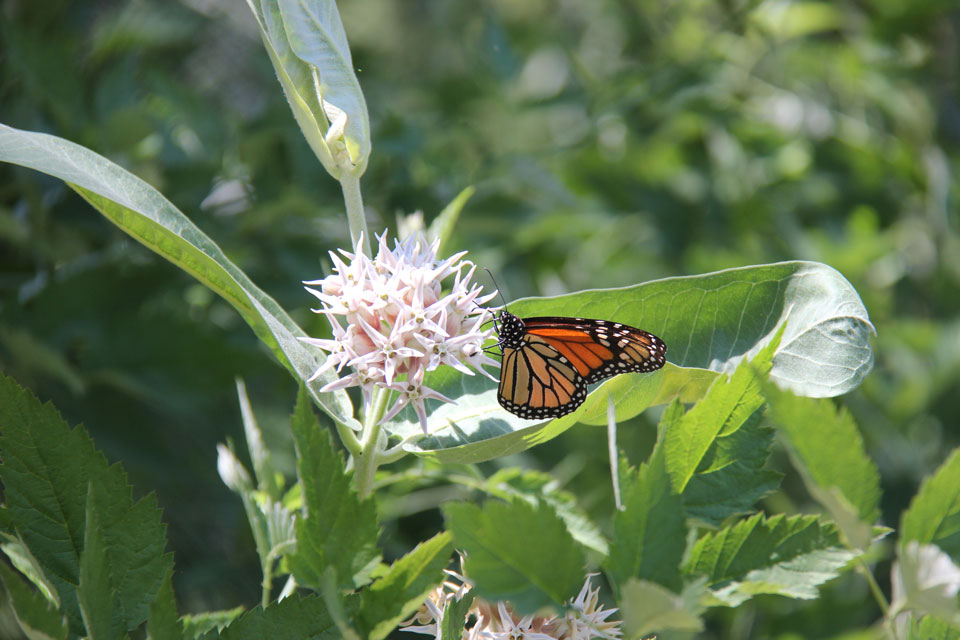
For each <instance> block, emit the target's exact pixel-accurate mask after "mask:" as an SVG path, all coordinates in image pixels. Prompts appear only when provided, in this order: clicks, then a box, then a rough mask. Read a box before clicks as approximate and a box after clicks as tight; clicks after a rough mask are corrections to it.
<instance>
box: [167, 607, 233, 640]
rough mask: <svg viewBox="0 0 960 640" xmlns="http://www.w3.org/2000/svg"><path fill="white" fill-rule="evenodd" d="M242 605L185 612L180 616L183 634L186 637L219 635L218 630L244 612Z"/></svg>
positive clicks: (215, 636)
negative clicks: (185, 613) (201, 611)
mask: <svg viewBox="0 0 960 640" xmlns="http://www.w3.org/2000/svg"><path fill="white" fill-rule="evenodd" d="M245 611H246V610H245V609H244V608H243V607H234V608H233V609H225V610H222V611H205V612H203V613H196V614H192V615H191V614H187V615H185V616H183V618H181V622H182V623H183V635H184V636H185V637H187V638H205V637H208V636H213V637H214V638H217V637H219V633H218V630H219V629H224V628H226V627H227V626H228V625H229V624H230V623H231V622H233V621H234V620H236V619H237V618H239V617H240V616H242V615H243V614H244V612H245Z"/></svg>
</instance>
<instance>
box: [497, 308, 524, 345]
mask: <svg viewBox="0 0 960 640" xmlns="http://www.w3.org/2000/svg"><path fill="white" fill-rule="evenodd" d="M524 331H525V328H524V324H523V320H521V319H520V318H518V317H517V316H515V315H513V314H512V313H510V312H509V311H506V310H504V311H501V312H500V313H498V314H497V337H498V338H499V344H500V348H501V349H503V348H504V347H507V348H508V349H518V348H520V345H521V343H522V341H523V340H522V339H523V334H524Z"/></svg>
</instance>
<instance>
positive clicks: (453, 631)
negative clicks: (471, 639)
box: [440, 591, 474, 640]
mask: <svg viewBox="0 0 960 640" xmlns="http://www.w3.org/2000/svg"><path fill="white" fill-rule="evenodd" d="M473 597H474V596H473V593H471V592H469V591H468V592H467V593H465V594H463V597H461V598H460V599H459V600H457V599H456V598H454V599H452V600H450V601H449V602H447V608H446V609H444V610H443V620H442V621H441V623H440V631H441V634H442V635H441V636H440V640H463V631H464V629H463V627H464V625H465V624H466V622H467V613H468V612H469V611H470V605H472V604H473Z"/></svg>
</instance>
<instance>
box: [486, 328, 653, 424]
mask: <svg viewBox="0 0 960 640" xmlns="http://www.w3.org/2000/svg"><path fill="white" fill-rule="evenodd" d="M497 320H498V334H499V342H498V344H499V346H500V350H501V352H502V353H503V360H502V363H501V368H500V388H499V390H498V392H497V400H498V401H499V402H500V406H502V407H503V408H504V409H506V410H507V411H509V412H511V413H513V414H516V415H518V416H520V417H521V418H527V419H533V420H539V419H545V418H556V417H559V416H563V415H566V414H568V413H570V412H571V411H574V410H575V409H576V408H577V407H579V406H580V405H581V404H583V401H584V400H585V399H586V397H587V385H589V384H593V383H594V382H599V381H600V380H604V379H606V378H609V377H611V376H615V375H617V374H620V373H630V372H649V371H655V370H657V369H659V368H660V367H662V366H663V365H664V362H666V360H665V357H664V356H665V355H666V353H667V346H666V345H665V344H664V343H663V341H662V340H661V339H660V338H658V337H657V336H655V335H653V334H651V333H647V332H646V331H642V330H640V329H636V328H634V327H631V326H628V325H625V324H621V323H619V322H611V321H609V320H592V319H589V318H565V317H559V316H544V317H535V318H518V317H517V316H515V315H513V314H512V313H509V312H507V311H501V312H500V314H499V315H498V317H497Z"/></svg>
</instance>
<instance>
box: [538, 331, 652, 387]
mask: <svg viewBox="0 0 960 640" xmlns="http://www.w3.org/2000/svg"><path fill="white" fill-rule="evenodd" d="M523 323H524V326H525V329H526V332H527V335H528V336H531V337H537V338H540V339H541V340H543V341H544V342H546V343H547V344H548V345H550V346H551V347H552V348H553V349H554V350H556V352H557V353H559V354H560V355H562V356H564V357H565V358H566V359H567V360H568V361H569V362H570V363H571V364H572V365H573V366H574V367H575V368H576V370H577V373H579V374H580V375H581V376H582V377H583V379H584V383H585V384H593V383H594V382H599V381H600V380H604V379H606V378H609V377H611V376H615V375H617V374H620V373H630V372H649V371H655V370H657V369H659V368H660V367H662V366H663V365H664V363H665V362H666V353H667V346H666V345H665V344H664V343H663V340H661V339H660V338H658V337H657V336H655V335H653V334H652V333H648V332H646V331H643V330H641V329H637V328H635V327H631V326H629V325H625V324H621V323H619V322H611V321H609V320H591V319H587V318H561V317H537V318H524V320H523Z"/></svg>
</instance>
